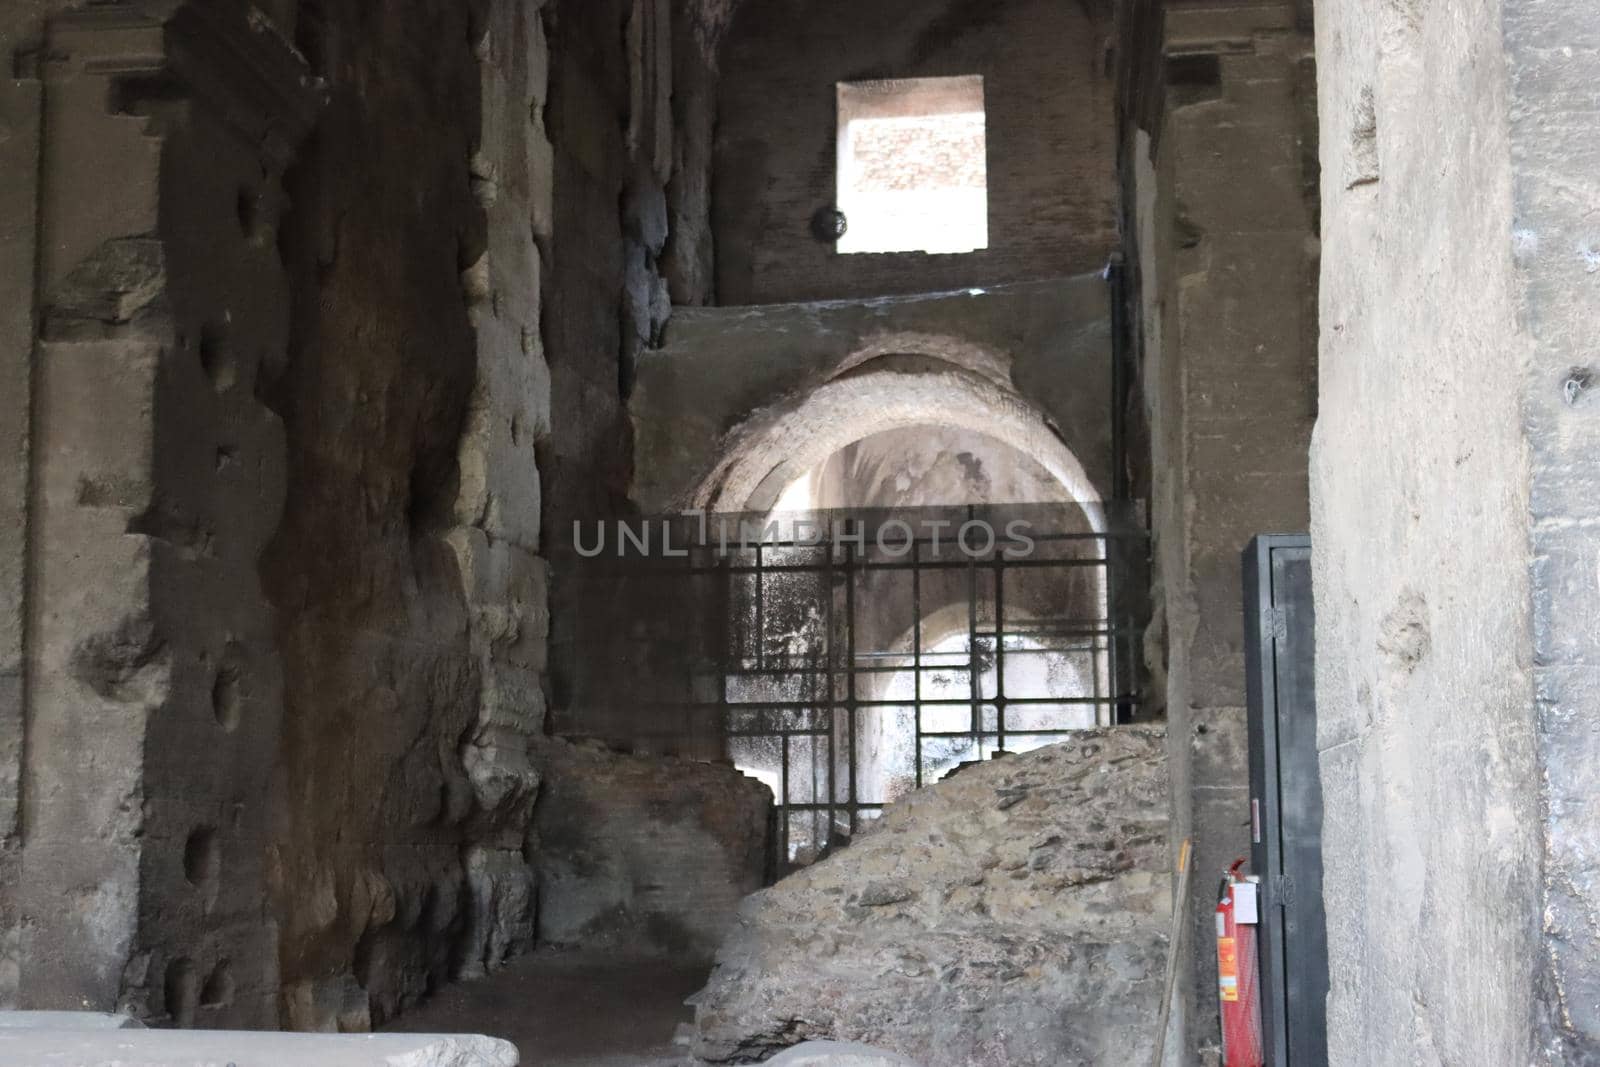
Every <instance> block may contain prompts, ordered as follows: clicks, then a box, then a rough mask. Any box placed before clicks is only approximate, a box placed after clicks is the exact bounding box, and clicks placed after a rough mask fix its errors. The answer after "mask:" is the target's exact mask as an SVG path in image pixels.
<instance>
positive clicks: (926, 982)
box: [694, 726, 1171, 1067]
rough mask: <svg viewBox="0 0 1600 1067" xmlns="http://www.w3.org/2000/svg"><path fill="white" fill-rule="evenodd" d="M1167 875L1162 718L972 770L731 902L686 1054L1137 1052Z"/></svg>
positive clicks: (1100, 1060) (943, 1056)
mask: <svg viewBox="0 0 1600 1067" xmlns="http://www.w3.org/2000/svg"><path fill="white" fill-rule="evenodd" d="M1167 866H1168V860H1167V782H1166V755H1165V744H1164V738H1163V733H1162V731H1161V730H1160V729H1159V728H1153V727H1142V726H1125V727H1114V728H1109V729H1101V730H1093V731H1085V732H1084V733H1083V734H1082V735H1081V736H1080V737H1075V738H1074V739H1073V740H1071V741H1067V742H1064V743H1061V744H1058V745H1052V746H1050V747H1048V748H1043V749H1038V750H1036V751H1034V752H1030V753H1027V754H1024V755H1020V756H1013V757H1010V758H1007V759H1004V760H1000V761H994V762H990V763H987V764H984V765H982V766H979V767H973V768H970V769H968V770H967V771H965V772H963V773H962V774H960V775H958V776H956V777H954V778H951V779H949V780H947V781H945V782H942V783H940V784H939V785H936V786H933V787H931V788H928V789H924V790H920V791H918V792H916V793H913V794H911V795H910V796H908V797H907V798H905V799H904V800H901V801H899V802H898V803H896V804H894V805H891V806H890V807H889V808H888V809H887V810H886V811H885V813H884V815H883V818H882V823H881V825H880V826H878V827H876V828H874V829H873V830H872V831H871V832H869V833H868V834H866V835H864V836H862V837H860V838H858V839H857V840H856V841H855V842H854V843H853V844H852V845H851V846H850V847H849V848H848V849H846V850H844V851H842V852H840V853H837V854H836V855H834V856H833V857H831V858H829V859H827V860H824V861H823V862H821V863H818V864H817V865H815V866H813V867H810V868H808V869H806V870H804V871H802V872H800V873H799V874H796V875H793V876H791V877H789V878H787V879H785V880H784V881H782V882H780V883H778V884H777V885H776V886H773V887H772V888H770V889H767V890H764V891H763V892H761V893H758V894H756V895H755V896H753V897H751V898H750V899H749V900H748V901H746V903H745V906H744V907H743V908H742V909H741V912H740V917H739V925H738V927H737V928H736V929H735V931H734V932H733V934H732V935H731V936H730V937H729V939H728V940H727V942H726V943H725V944H724V945H723V947H722V948H721V950H720V951H719V952H718V954H717V962H718V968H717V970H716V971H715V972H714V973H713V975H712V978H711V982H710V984H709V985H708V986H707V987H706V989H705V990H703V991H702V992H701V993H700V994H698V996H697V998H696V999H697V1008H696V1027H697V1030H698V1034H697V1037H696V1040H695V1044H694V1052H695V1054H696V1055H697V1056H699V1057H700V1058H701V1059H703V1060H707V1061H709V1062H712V1063H751V1062H757V1061H759V1060H760V1059H761V1058H762V1057H763V1056H765V1055H767V1054H770V1053H771V1052H773V1051H774V1050H777V1049H781V1048H784V1047H786V1046H789V1045H793V1044H795V1043H797V1042H800V1041H805V1040H807V1039H811V1038H833V1039H840V1040H859V1041H864V1042H867V1043H869V1044H872V1045H874V1046H879V1047H882V1048H884V1049H889V1050H892V1051H894V1052H897V1053H900V1054H902V1055H905V1056H909V1057H912V1058H913V1059H915V1060H917V1061H919V1062H921V1063H923V1064H926V1065H927V1067H946V1065H949V1067H955V1065H963V1067H968V1065H994V1067H1031V1065H1038V1067H1047V1065H1048V1067H1064V1065H1068V1064H1085V1065H1088V1064H1095V1065H1099V1064H1105V1063H1109V1062H1116V1061H1121V1060H1128V1061H1133V1062H1137V1061H1140V1060H1141V1059H1148V1057H1149V1056H1150V1054H1151V1051H1152V1048H1153V1040H1154V1033H1153V1031H1154V1027H1153V1026H1152V1023H1151V1021H1152V1020H1153V1019H1155V1017H1156V1014H1157V1010H1158V1006H1159V1002H1160V997H1161V992H1162V991H1161V988H1160V987H1161V981H1162V973H1163V968H1164V965H1165V963H1164V960H1165V957H1164V953H1165V947H1166V927H1167V923H1168V918H1167V917H1168V915H1169V913H1170V907H1171V878H1170V875H1169V874H1168V871H1167Z"/></svg>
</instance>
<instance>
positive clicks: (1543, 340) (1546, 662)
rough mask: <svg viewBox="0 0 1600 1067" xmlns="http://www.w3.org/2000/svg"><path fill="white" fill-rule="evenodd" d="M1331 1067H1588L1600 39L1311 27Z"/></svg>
mask: <svg viewBox="0 0 1600 1067" xmlns="http://www.w3.org/2000/svg"><path fill="white" fill-rule="evenodd" d="M1317 20H1318V25H1317V40H1318V66H1319V73H1320V81H1321V85H1320V89H1321V99H1322V101H1323V105H1324V106H1323V112H1322V143H1323V146H1324V160H1323V162H1324V166H1323V174H1324V185H1323V206H1324V219H1325V236H1326V240H1325V245H1324V260H1323V276H1322V302H1323V319H1322V398H1323V400H1322V404H1323V406H1322V415H1321V419H1320V422H1319V424H1318V427H1317V436H1316V443H1315V447H1314V449H1313V482H1312V493H1313V535H1314V539H1315V544H1316V567H1317V571H1316V594H1317V653H1318V667H1317V690H1318V692H1317V702H1318V710H1319V718H1320V722H1319V745H1320V747H1321V749H1322V776H1323V783H1324V793H1325V796H1326V803H1327V810H1326V826H1327V827H1328V828H1329V831H1330V832H1329V834H1328V836H1327V838H1326V840H1325V842H1324V854H1325V858H1326V867H1327V871H1328V880H1327V882H1326V886H1325V888H1326V896H1327V904H1328V927H1329V931H1330V935H1331V937H1330V951H1331V954H1332V961H1331V970H1332V975H1331V977H1332V990H1331V993H1330V998H1329V1034H1330V1045H1331V1047H1330V1059H1331V1061H1332V1062H1333V1063H1336V1064H1345V1063H1348V1064H1355V1063H1372V1062H1393V1061H1395V1060H1401V1059H1403V1060H1405V1061H1406V1062H1418V1063H1435V1062H1444V1063H1466V1062H1473V1063H1587V1062H1593V1061H1595V1060H1596V1059H1600V932H1597V928H1596V923H1595V915H1596V913H1597V910H1600V879H1597V861H1596V856H1597V855H1600V809H1597V804H1600V801H1597V799H1596V797H1597V788H1596V787H1597V784H1600V730H1597V729H1596V723H1597V722H1600V686H1597V683H1600V674H1597V670H1600V666H1597V665H1600V562H1597V555H1596V551H1595V544H1596V540H1595V535H1596V531H1597V529H1600V478H1597V476H1596V474H1595V471H1596V469H1597V468H1596V461H1595V457H1596V456H1597V455H1600V398H1597V395H1596V390H1595V389H1594V384H1595V382H1596V380H1597V379H1596V373H1597V370H1596V360H1595V353H1594V345H1593V342H1592V337H1591V334H1592V332H1593V328H1594V325H1593V324H1594V323H1595V321H1596V320H1597V318H1600V273H1597V272H1600V252H1597V249H1600V230H1597V229H1596V222H1595V207H1596V203H1597V202H1600V185H1597V180H1596V174H1597V173H1600V168H1597V164H1600V144H1597V142H1596V140H1595V131H1596V129H1597V128H1600V102H1597V99H1596V96H1595V92H1594V87H1595V85H1596V84H1600V16H1597V14H1596V12H1595V10H1594V8H1593V7H1592V5H1588V4H1582V3H1577V2H1569V0H1461V2H1458V3H1453V4H1448V5H1432V6H1429V5H1418V4H1391V5H1380V6H1377V7H1374V5H1371V4H1365V3H1355V2H1351V0H1329V2H1327V3H1321V4H1319V5H1318V7H1317Z"/></svg>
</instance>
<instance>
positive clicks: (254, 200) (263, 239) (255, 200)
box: [234, 185, 272, 248]
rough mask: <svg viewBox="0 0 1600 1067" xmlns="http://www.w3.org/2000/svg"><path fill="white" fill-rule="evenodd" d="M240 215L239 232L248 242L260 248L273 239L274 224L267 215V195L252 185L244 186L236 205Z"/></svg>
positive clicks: (235, 207)
mask: <svg viewBox="0 0 1600 1067" xmlns="http://www.w3.org/2000/svg"><path fill="white" fill-rule="evenodd" d="M234 209H235V211H236V212H237V213H238V216H239V232H240V233H242V234H244V239H245V241H246V243H248V244H250V245H252V246H254V247H256V248H260V247H262V246H264V245H265V244H266V243H267V242H268V241H270V240H271V239H272V225H271V222H270V220H269V219H268V217H267V214H268V213H267V204H266V197H264V196H263V195H262V194H261V193H260V192H258V191H257V190H255V189H252V188H251V187H250V186H248V185H247V186H243V187H241V188H240V190H239V195H238V198H237V200H236V201H235V205H234Z"/></svg>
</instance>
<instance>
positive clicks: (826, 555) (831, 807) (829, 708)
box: [813, 540, 839, 848]
mask: <svg viewBox="0 0 1600 1067" xmlns="http://www.w3.org/2000/svg"><path fill="white" fill-rule="evenodd" d="M823 560H824V562H823V565H822V600H823V605H824V607H823V615H822V617H823V624H822V655H823V659H824V661H825V664H826V665H825V666H824V667H823V669H822V675H821V677H822V684H823V685H824V686H826V687H827V688H826V689H825V690H824V691H823V695H822V707H823V708H825V709H826V711H825V714H826V715H827V716H828V838H827V844H828V846H829V847H830V848H831V847H832V844H833V827H834V819H836V818H837V817H838V816H837V812H836V810H835V805H836V802H837V801H838V799H839V798H838V796H837V795H836V793H835V790H836V782H835V776H834V771H835V767H834V762H835V760H837V759H838V749H837V747H836V746H835V744H834V738H835V737H836V736H837V734H838V732H839V709H838V696H837V694H836V692H835V691H834V677H833V673H834V672H833V546H832V542H831V540H830V542H829V544H828V547H827V548H825V549H824V550H823ZM813 695H814V694H813Z"/></svg>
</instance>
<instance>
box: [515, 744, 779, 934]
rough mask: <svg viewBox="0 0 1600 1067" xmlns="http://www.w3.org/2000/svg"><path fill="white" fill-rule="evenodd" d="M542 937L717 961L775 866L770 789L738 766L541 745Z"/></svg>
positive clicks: (538, 816)
mask: <svg viewBox="0 0 1600 1067" xmlns="http://www.w3.org/2000/svg"><path fill="white" fill-rule="evenodd" d="M537 763H538V766H539V768H540V771H541V773H542V774H543V776H544V786H543V788H542V790H541V792H540V799H539V805H538V808H537V809H536V812H535V819H534V826H535V831H536V841H537V844H536V847H537V850H538V855H539V940H540V941H541V942H547V943H551V944H555V945H578V946H584V947H598V946H608V945H609V946H617V947H624V948H628V949H630V950H633V951H640V950H643V951H646V952H650V951H656V952H670V953H672V954H674V955H675V956H677V957H679V958H686V959H687V958H695V957H704V958H706V959H710V957H711V955H712V953H713V952H715V950H716V946H717V944H718V943H719V942H720V941H721V940H722V938H723V936H724V935H725V934H726V933H727V932H728V930H729V929H730V928H731V927H732V926H733V922H734V917H735V915H736V913H737V910H738V907H739V902H740V900H741V899H742V898H743V897H744V895H745V894H747V893H751V892H754V891H755V890H756V889H759V888H760V887H761V886H762V885H763V884H764V882H765V880H766V874H767V870H768V867H769V865H770V859H769V855H768V850H769V849H770V847H771V826H770V824H771V819H772V794H771V792H770V791H769V790H768V789H767V787H766V786H764V785H762V784H761V783H760V782H758V781H756V780H755V779H754V778H749V777H746V776H745V775H743V774H741V773H739V772H738V771H736V770H734V769H733V768H732V767H728V766H724V765H719V764H711V763H697V762H693V761H690V760H681V759H671V758H664V757H657V756H630V755H622V754H618V753H614V752H609V751H606V750H605V749H602V748H599V747H596V746H593V745H587V744H582V745H573V744H568V743H566V742H564V741H556V740H551V741H548V742H544V743H542V744H540V746H539V748H538V750H537Z"/></svg>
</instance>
